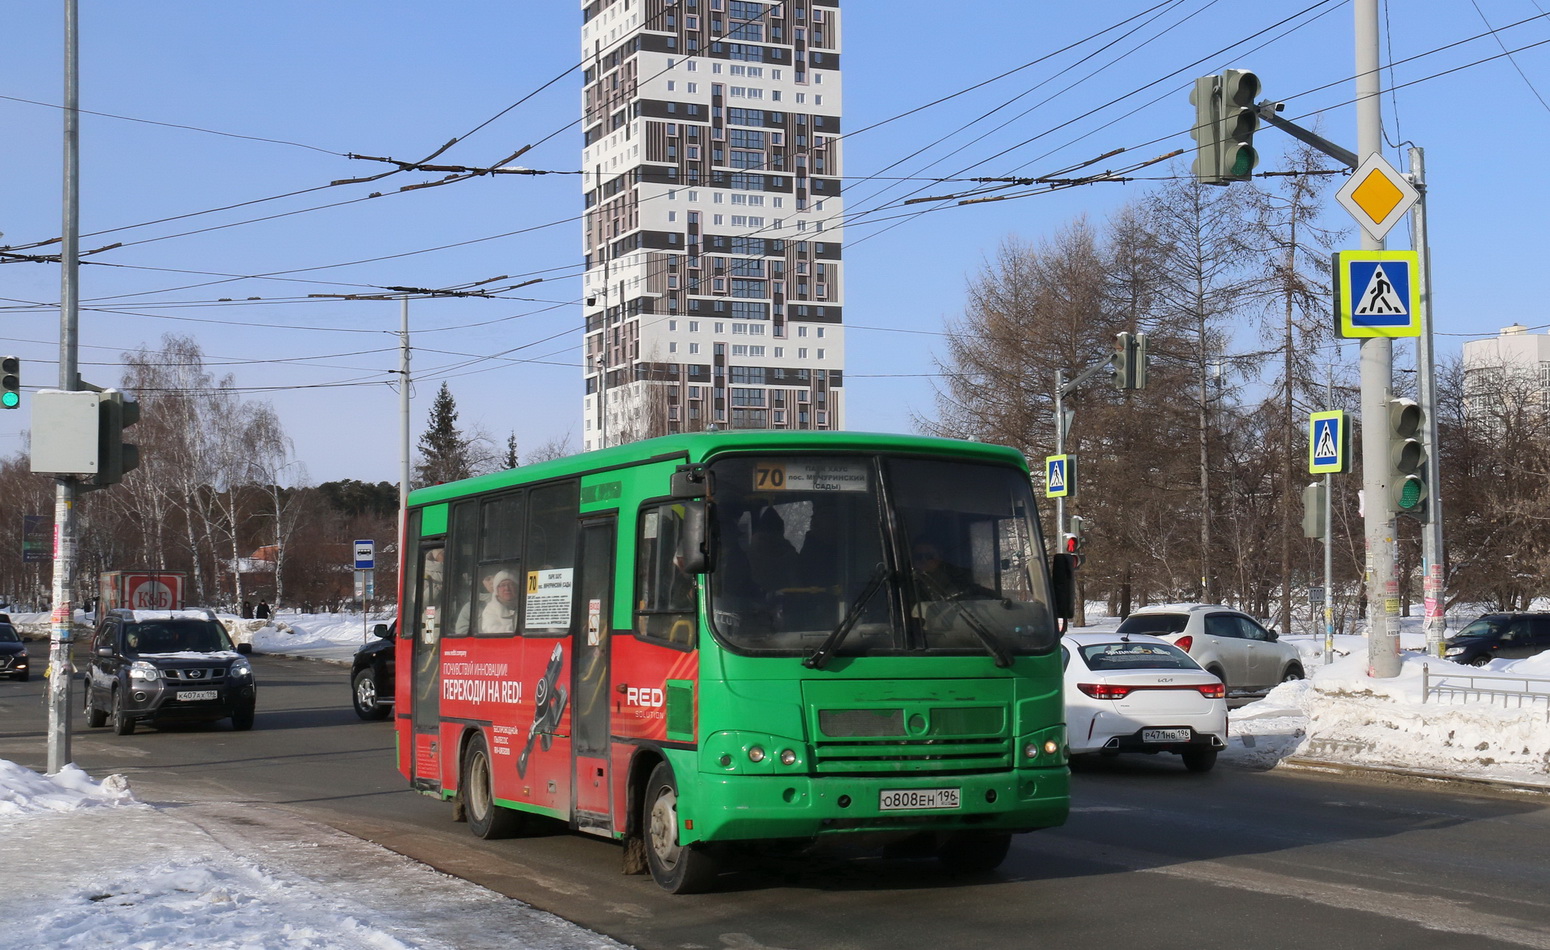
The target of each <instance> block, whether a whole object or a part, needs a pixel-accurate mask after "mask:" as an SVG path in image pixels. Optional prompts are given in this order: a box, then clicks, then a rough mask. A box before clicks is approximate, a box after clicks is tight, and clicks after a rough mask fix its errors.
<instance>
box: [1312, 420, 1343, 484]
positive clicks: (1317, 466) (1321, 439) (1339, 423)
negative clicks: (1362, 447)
mask: <svg viewBox="0 0 1550 950" xmlns="http://www.w3.org/2000/svg"><path fill="white" fill-rule="evenodd" d="M1350 444H1351V432H1350V429H1349V427H1347V425H1346V418H1345V411H1344V410H1341V409H1335V410H1333V411H1330V412H1315V413H1310V414H1309V416H1308V472H1309V473H1310V474H1313V475H1326V474H1339V473H1341V472H1344V471H1345V470H1346V459H1347V456H1348V455H1349V454H1350V453H1349V452H1348V451H1347V449H1348V448H1349V447H1350Z"/></svg>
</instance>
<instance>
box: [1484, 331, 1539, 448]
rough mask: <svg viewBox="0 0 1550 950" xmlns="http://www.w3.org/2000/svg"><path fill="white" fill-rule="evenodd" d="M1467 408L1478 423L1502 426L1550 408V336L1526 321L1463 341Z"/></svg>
mask: <svg viewBox="0 0 1550 950" xmlns="http://www.w3.org/2000/svg"><path fill="white" fill-rule="evenodd" d="M1463 360H1464V412H1465V415H1466V416H1467V417H1468V418H1469V420H1470V422H1471V423H1472V424H1473V425H1476V426H1481V427H1485V428H1486V429H1487V430H1490V429H1495V428H1499V427H1500V426H1501V423H1502V421H1503V420H1504V419H1505V418H1507V417H1508V416H1513V415H1517V414H1519V413H1523V412H1531V413H1545V412H1550V334H1544V333H1530V332H1529V331H1528V328H1527V327H1525V326H1523V325H1521V324H1516V323H1515V324H1513V325H1512V326H1510V327H1503V328H1502V331H1501V333H1500V334H1499V335H1497V336H1496V337H1493V338H1491V339H1488V340H1470V341H1468V342H1467V343H1465V344H1464V348H1463Z"/></svg>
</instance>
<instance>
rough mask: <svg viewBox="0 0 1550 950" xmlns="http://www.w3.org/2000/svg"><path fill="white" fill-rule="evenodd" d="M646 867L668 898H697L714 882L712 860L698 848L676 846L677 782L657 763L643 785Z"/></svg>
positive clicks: (711, 856) (714, 864)
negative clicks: (686, 896)
mask: <svg viewBox="0 0 1550 950" xmlns="http://www.w3.org/2000/svg"><path fill="white" fill-rule="evenodd" d="M645 806H646V864H647V865H648V866H649V867H650V868H651V877H652V879H653V880H655V881H656V882H657V885H658V886H659V887H661V888H662V889H663V890H665V891H667V892H668V893H669V894H697V893H700V892H701V891H705V890H708V889H709V888H710V886H711V885H712V883H714V881H715V879H716V874H717V872H718V870H719V869H718V868H717V866H716V864H717V862H716V859H715V857H714V856H713V855H712V854H710V852H709V851H708V850H707V849H706V848H705V847H704V846H703V845H699V844H690V845H684V844H679V843H678V779H677V778H676V777H675V776H674V775H673V767H672V766H671V765H668V764H667V763H666V762H658V763H657V767H656V768H654V769H652V770H651V780H650V781H649V782H647V784H646V801H645Z"/></svg>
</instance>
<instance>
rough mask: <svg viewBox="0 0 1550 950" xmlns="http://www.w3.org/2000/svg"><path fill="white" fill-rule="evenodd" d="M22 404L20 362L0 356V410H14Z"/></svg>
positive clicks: (14, 358) (12, 357) (11, 357)
mask: <svg viewBox="0 0 1550 950" xmlns="http://www.w3.org/2000/svg"><path fill="white" fill-rule="evenodd" d="M21 404H22V361H21V360H19V359H17V358H16V357H14V356H0V409H15V408H16V407H18V406H20V405H21Z"/></svg>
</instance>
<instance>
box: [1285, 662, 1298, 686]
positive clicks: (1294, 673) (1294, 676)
mask: <svg viewBox="0 0 1550 950" xmlns="http://www.w3.org/2000/svg"><path fill="white" fill-rule="evenodd" d="M1302 678H1303V672H1302V667H1301V666H1299V665H1298V664H1296V663H1292V664H1289V665H1288V666H1287V667H1286V669H1285V670H1284V671H1283V672H1282V673H1281V682H1283V683H1290V682H1291V681H1292V680H1300V679H1302Z"/></svg>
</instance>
